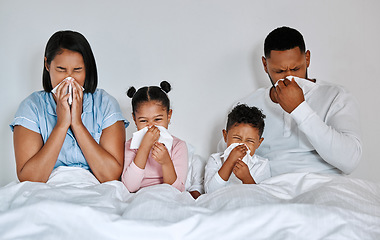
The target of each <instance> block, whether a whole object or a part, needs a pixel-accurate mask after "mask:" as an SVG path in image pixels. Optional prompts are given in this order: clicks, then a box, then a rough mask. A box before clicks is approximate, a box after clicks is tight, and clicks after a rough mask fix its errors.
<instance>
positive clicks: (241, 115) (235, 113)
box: [226, 104, 265, 137]
mask: <svg viewBox="0 0 380 240" xmlns="http://www.w3.org/2000/svg"><path fill="white" fill-rule="evenodd" d="M264 119H265V115H264V114H263V113H262V112H261V110H259V109H258V108H256V107H249V106H248V105H246V104H238V105H237V106H236V107H234V108H233V109H232V110H231V112H230V113H229V114H228V119H227V126H226V130H227V131H228V130H230V128H231V127H232V126H235V125H237V124H240V123H246V124H249V125H251V126H252V127H255V128H257V129H258V130H259V135H260V137H261V136H262V134H263V132H264V126H265V123H264Z"/></svg>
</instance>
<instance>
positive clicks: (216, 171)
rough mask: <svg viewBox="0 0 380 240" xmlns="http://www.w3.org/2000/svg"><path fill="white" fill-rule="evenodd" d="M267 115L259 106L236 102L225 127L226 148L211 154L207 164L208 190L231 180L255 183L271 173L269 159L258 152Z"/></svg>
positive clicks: (227, 183) (219, 186)
mask: <svg viewBox="0 0 380 240" xmlns="http://www.w3.org/2000/svg"><path fill="white" fill-rule="evenodd" d="M264 118H265V115H264V114H263V113H262V112H261V111H260V110H259V109H257V108H256V107H248V106H247V105H244V104H240V105H237V106H236V107H235V108H234V109H232V111H231V112H230V113H229V114H228V120H227V127H226V129H223V137H224V141H225V142H226V143H227V149H226V150H225V151H224V153H223V152H220V153H214V154H212V155H211V156H210V158H209V160H208V162H207V165H206V168H205V191H206V193H210V192H213V191H215V190H217V189H219V188H222V187H225V186H227V185H229V184H241V183H243V184H256V183H259V182H261V181H263V180H264V179H266V178H269V177H271V173H270V169H269V162H268V160H267V159H265V158H262V157H259V156H257V155H255V151H256V149H257V148H258V147H259V146H260V144H261V142H262V141H263V140H264V138H262V137H261V136H262V134H263V131H264V125H265V124H264Z"/></svg>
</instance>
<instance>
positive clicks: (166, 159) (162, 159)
mask: <svg viewBox="0 0 380 240" xmlns="http://www.w3.org/2000/svg"><path fill="white" fill-rule="evenodd" d="M152 157H153V159H154V160H156V161H157V162H158V163H159V164H160V165H161V166H162V165H167V164H172V160H171V158H170V155H169V152H168V149H167V148H166V147H165V145H164V144H163V143H160V142H155V143H154V144H153V148H152Z"/></svg>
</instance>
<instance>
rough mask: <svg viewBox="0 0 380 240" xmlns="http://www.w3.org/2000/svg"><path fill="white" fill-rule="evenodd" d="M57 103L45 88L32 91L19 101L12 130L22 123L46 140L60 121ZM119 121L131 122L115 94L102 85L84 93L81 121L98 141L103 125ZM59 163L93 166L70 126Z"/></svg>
mask: <svg viewBox="0 0 380 240" xmlns="http://www.w3.org/2000/svg"><path fill="white" fill-rule="evenodd" d="M56 106H57V105H56V103H55V101H54V98H53V95H52V93H50V92H45V91H38V92H34V93H32V94H31V95H30V96H29V97H27V98H26V99H25V100H24V101H22V103H21V104H20V106H19V108H18V110H17V112H16V115H15V118H14V120H13V122H12V123H11V125H10V127H11V129H12V131H13V128H14V126H16V125H21V126H23V127H25V128H27V129H30V130H32V131H34V132H37V133H39V134H41V136H42V139H43V141H44V144H45V143H46V141H47V139H48V138H49V136H50V134H51V132H52V130H53V128H54V126H55V125H56V123H57V113H56V111H55V110H56ZM117 121H123V122H124V126H125V127H128V125H129V122H128V121H127V120H126V119H125V118H124V117H123V115H122V113H121V110H120V107H119V104H118V102H117V101H116V99H115V98H114V97H112V96H111V95H109V94H108V93H107V92H106V91H104V90H102V89H96V91H95V92H94V93H92V94H91V93H84V94H83V113H82V122H83V124H84V126H85V127H86V128H87V130H88V131H89V132H90V134H91V136H92V137H93V138H94V139H95V141H96V142H97V143H99V140H100V136H101V135H102V131H103V129H105V128H107V127H109V126H111V125H112V124H114V123H115V122H117ZM59 166H73V167H81V168H84V169H89V170H90V167H89V166H88V163H87V161H86V159H85V158H84V155H83V153H82V151H81V149H80V147H79V145H78V143H77V141H76V139H75V136H74V134H73V132H72V131H71V129H70V128H69V129H68V131H67V134H66V138H65V141H64V143H63V146H62V148H61V151H60V153H59V156H58V159H57V162H56V164H55V166H54V168H57V167H59Z"/></svg>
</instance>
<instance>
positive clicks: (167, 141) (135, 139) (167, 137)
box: [130, 126, 173, 152]
mask: <svg viewBox="0 0 380 240" xmlns="http://www.w3.org/2000/svg"><path fill="white" fill-rule="evenodd" d="M156 127H157V128H158V129H159V130H160V138H159V139H158V142H160V143H163V144H164V145H165V147H166V148H167V149H168V151H169V152H171V149H172V145H173V137H172V135H171V134H170V133H169V131H168V130H167V129H166V128H165V127H162V126H156ZM147 131H148V127H144V128H143V129H141V130H140V131H137V132H135V133H133V136H132V141H131V146H130V148H131V149H138V148H139V147H140V144H141V141H142V139H143V138H144V136H145V133H146V132H147Z"/></svg>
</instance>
